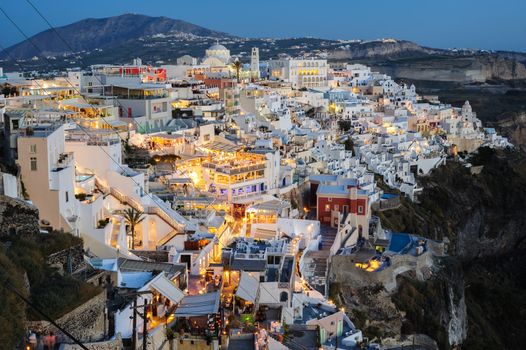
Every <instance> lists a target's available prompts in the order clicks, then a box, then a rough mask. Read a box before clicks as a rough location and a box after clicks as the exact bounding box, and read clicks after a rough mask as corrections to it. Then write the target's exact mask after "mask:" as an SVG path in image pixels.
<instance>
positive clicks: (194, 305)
mask: <svg viewBox="0 0 526 350" xmlns="http://www.w3.org/2000/svg"><path fill="white" fill-rule="evenodd" d="M219 296H220V294H219V292H213V293H206V294H200V295H187V296H185V297H184V298H183V300H182V301H181V303H180V304H179V306H178V307H177V309H176V310H175V313H174V315H175V317H193V316H205V315H209V314H216V313H218V312H219Z"/></svg>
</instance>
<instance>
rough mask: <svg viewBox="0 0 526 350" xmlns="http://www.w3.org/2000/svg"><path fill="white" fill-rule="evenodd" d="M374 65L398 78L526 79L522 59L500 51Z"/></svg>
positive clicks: (449, 79)
mask: <svg viewBox="0 0 526 350" xmlns="http://www.w3.org/2000/svg"><path fill="white" fill-rule="evenodd" d="M417 57H418V56H417ZM373 67H374V68H375V69H378V70H379V71H381V72H383V73H386V74H388V75H391V76H392V77H395V78H403V79H413V80H430V81H447V82H460V83H471V82H486V81H488V80H491V79H500V80H517V79H526V67H525V66H524V64H523V63H521V62H519V61H516V60H512V59H509V58H505V57H504V56H501V55H498V54H494V55H476V56H467V57H454V56H451V57H450V56H429V57H425V58H415V59H411V60H394V61H387V62H380V63H377V64H373Z"/></svg>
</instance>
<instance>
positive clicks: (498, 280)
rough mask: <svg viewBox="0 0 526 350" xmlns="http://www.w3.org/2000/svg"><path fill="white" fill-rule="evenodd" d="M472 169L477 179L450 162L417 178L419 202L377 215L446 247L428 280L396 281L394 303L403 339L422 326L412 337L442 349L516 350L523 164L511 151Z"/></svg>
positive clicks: (483, 158)
mask: <svg viewBox="0 0 526 350" xmlns="http://www.w3.org/2000/svg"><path fill="white" fill-rule="evenodd" d="M472 162H473V163H474V164H476V165H481V166H483V168H482V172H481V173H480V174H479V175H471V174H470V172H469V170H468V169H466V168H464V167H463V166H461V165H459V164H457V163H450V164H448V165H446V166H445V167H442V168H439V169H437V170H435V171H434V172H433V173H432V174H431V175H430V176H429V177H426V178H422V183H423V186H424V188H425V190H424V193H423V194H422V196H421V197H420V203H418V204H415V203H409V202H406V201H403V205H402V207H401V208H399V209H397V210H392V211H386V212H382V213H380V214H379V215H380V216H381V219H382V225H383V226H385V227H387V228H390V229H393V230H395V231H404V232H414V233H418V234H420V235H423V236H426V237H430V238H435V239H440V240H444V241H445V242H447V243H448V255H449V257H448V258H446V259H444V260H443V261H442V263H441V268H440V269H439V270H438V271H437V273H436V275H435V276H434V279H430V280H429V281H428V282H427V283H425V285H421V284H420V282H417V281H415V280H413V279H406V280H404V281H402V282H401V284H400V286H399V288H398V292H397V294H396V295H395V297H394V299H395V301H396V300H398V302H395V303H396V305H397V307H398V308H399V309H401V310H404V312H406V315H407V317H406V319H405V321H404V327H402V328H403V329H402V333H408V332H414V331H415V329H414V328H412V327H417V326H416V325H422V324H424V325H426V327H425V329H420V330H419V329H418V328H417V331H419V332H422V333H424V334H427V335H430V336H431V337H432V338H433V339H436V340H437V341H438V342H439V344H440V346H441V348H447V347H448V346H450V345H454V344H459V343H461V344H463V345H464V346H466V348H487V349H492V348H493V349H494V348H507V349H519V348H521V344H523V342H524V341H526V336H525V335H524V334H523V333H521V332H520V331H519V328H520V326H519V325H520V324H521V323H522V322H523V321H521V320H523V319H524V317H526V314H525V312H524V311H521V310H524V309H525V307H526V301H525V298H526V276H525V272H522V270H523V266H524V263H525V262H526V260H525V259H526V258H525V257H524V256H525V252H526V230H524V227H525V226H524V225H525V224H526V217H525V215H524V213H525V212H526V196H525V195H524V194H525V193H526V162H525V159H524V156H523V155H522V154H520V153H518V152H511V151H510V152H508V151H498V152H496V151H493V150H489V149H481V150H479V154H478V155H475V156H474V157H473V159H472ZM521 264H522V265H521ZM520 266H522V268H521V267H520ZM414 290H416V291H418V293H416V292H414ZM415 295H416V296H418V297H415ZM411 300H413V301H414V303H410V301H411ZM437 300H442V301H440V302H439V301H437ZM404 301H405V302H404ZM430 305H431V306H430ZM422 309H424V310H425V313H424V314H425V316H423V317H424V318H423V319H419V318H418V317H419V315H420V313H421V312H420V310H422ZM433 315H437V316H433ZM437 319H438V320H440V321H439V322H438V321H437ZM466 323H467V328H466ZM466 330H467V333H466ZM442 332H443V334H442ZM466 335H467V337H466ZM464 338H465V339H464ZM446 339H447V341H446ZM448 344H449V345H448Z"/></svg>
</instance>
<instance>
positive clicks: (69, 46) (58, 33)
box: [26, 0, 146, 131]
mask: <svg viewBox="0 0 526 350" xmlns="http://www.w3.org/2000/svg"><path fill="white" fill-rule="evenodd" d="M26 2H27V3H28V4H29V5H30V6H31V7H32V8H33V9H34V10H35V12H36V13H37V14H38V15H39V16H40V17H41V18H42V19H43V20H44V22H46V24H47V25H48V26H49V28H50V29H51V30H52V31H53V32H55V34H56V35H57V37H58V38H59V39H60V40H61V41H62V42H63V43H64V44H65V45H66V46H67V47H68V48H69V49H70V50H71V52H72V53H74V52H75V50H74V49H73V48H72V47H71V45H70V44H69V43H68V42H67V41H66V39H64V37H63V36H62V35H61V34H60V32H59V31H58V30H57V29H56V28H55V27H54V26H53V25H52V24H51V23H50V22H49V20H48V19H47V18H46V17H45V16H44V15H43V14H42V12H41V11H40V10H39V9H38V8H37V7H36V5H35V4H33V2H31V1H30V0H26ZM79 61H81V63H83V62H82V59H79ZM84 65H85V64H84ZM93 77H94V78H95V79H97V80H98V82H99V84H100V85H101V86H102V87H103V89H104V86H105V85H104V84H103V83H102V80H100V79H99V77H98V76H96V75H93ZM117 103H118V104H119V105H120V107H123V106H122V104H121V103H120V102H119V101H117ZM132 120H133V119H132ZM133 123H134V124H135V125H136V126H139V127H140V126H141V125H140V124H139V123H136V122H135V121H133ZM143 131H146V130H144V129H143Z"/></svg>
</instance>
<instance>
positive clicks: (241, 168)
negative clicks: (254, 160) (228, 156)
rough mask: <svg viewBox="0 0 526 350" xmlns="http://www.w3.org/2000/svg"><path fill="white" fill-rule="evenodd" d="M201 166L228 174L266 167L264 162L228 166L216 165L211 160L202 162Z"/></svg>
mask: <svg viewBox="0 0 526 350" xmlns="http://www.w3.org/2000/svg"><path fill="white" fill-rule="evenodd" d="M202 166H203V167H205V168H208V169H214V170H215V171H216V172H218V173H223V174H228V175H236V174H242V173H247V172H249V171H257V170H264V169H265V167H266V165H265V164H264V163H262V164H256V165H247V166H229V165H217V164H215V163H211V162H203V163H202Z"/></svg>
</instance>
